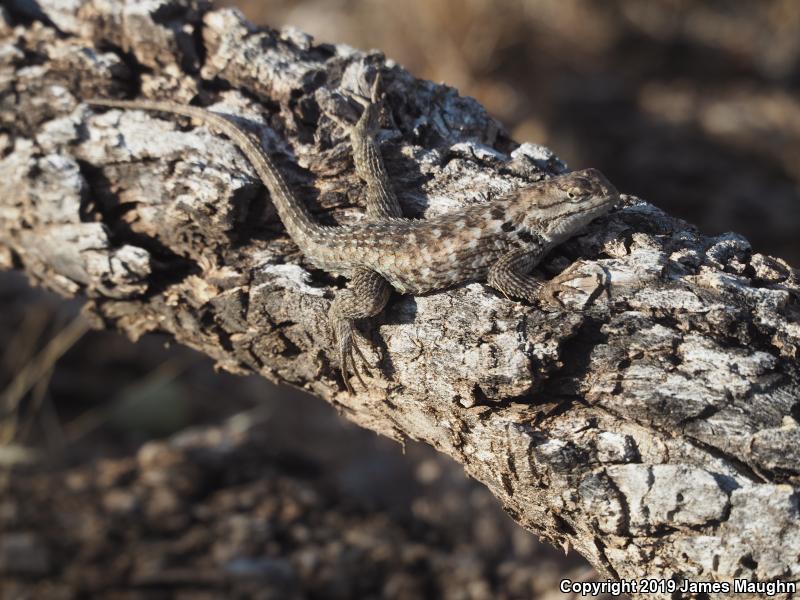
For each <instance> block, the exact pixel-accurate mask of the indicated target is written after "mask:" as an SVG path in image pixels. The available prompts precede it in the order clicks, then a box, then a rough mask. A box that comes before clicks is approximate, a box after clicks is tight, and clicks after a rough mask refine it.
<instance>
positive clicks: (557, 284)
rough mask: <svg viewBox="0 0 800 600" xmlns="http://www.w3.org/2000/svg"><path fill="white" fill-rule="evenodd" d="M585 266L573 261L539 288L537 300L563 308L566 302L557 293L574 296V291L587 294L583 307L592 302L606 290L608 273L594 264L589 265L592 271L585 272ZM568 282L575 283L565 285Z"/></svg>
mask: <svg viewBox="0 0 800 600" xmlns="http://www.w3.org/2000/svg"><path fill="white" fill-rule="evenodd" d="M586 266H587V265H586V264H585V263H580V262H578V263H574V264H573V265H572V266H570V267H569V268H568V269H567V270H566V271H564V272H563V273H561V274H559V275H557V276H556V277H554V278H553V279H551V280H550V281H548V282H547V283H546V284H544V285H543V286H542V288H541V291H540V293H539V301H540V302H542V303H544V304H548V305H550V306H554V307H556V308H565V307H566V304H565V303H564V301H563V300H562V299H561V298H560V297H559V294H562V293H563V294H570V295H572V296H575V295H576V293H578V292H583V293H584V294H586V296H587V299H586V301H585V302H584V304H583V306H584V307H586V306H588V305H589V304H591V303H592V302H594V300H595V299H596V298H597V297H598V296H599V295H600V294H601V293H603V291H606V292H607V291H608V286H609V281H608V275H607V274H606V272H605V271H604V270H603V269H602V267H600V266H598V265H594V264H592V265H591V270H592V271H593V273H586V272H585V270H584V269H585V267H586ZM582 270H583V271H582ZM592 275H594V277H592ZM568 282H576V284H573V285H567V283H568Z"/></svg>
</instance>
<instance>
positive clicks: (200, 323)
mask: <svg viewBox="0 0 800 600" xmlns="http://www.w3.org/2000/svg"><path fill="white" fill-rule="evenodd" d="M24 15H31V16H33V17H34V18H35V19H39V20H35V19H34V20H32V21H25V22H24V24H16V23H17V22H16V21H15V20H14V19H20V18H22V17H23V16H24ZM56 28H57V29H59V30H60V31H61V33H62V35H59V34H57V32H56ZM0 36H2V40H0V82H2V83H0V124H2V128H3V133H2V136H0V149H2V160H0V198H2V200H0V266H2V267H5V268H9V267H14V268H21V269H24V270H25V272H26V273H27V274H28V276H29V277H30V279H31V280H32V281H34V282H36V283H37V284H39V285H42V286H45V287H47V288H50V289H52V290H55V291H57V292H59V293H61V294H64V295H67V296H73V295H78V294H80V295H83V296H85V297H86V298H87V304H86V313H87V314H88V315H90V316H91V318H92V319H93V322H94V323H95V324H96V325H97V326H98V327H114V328H117V329H119V330H120V331H123V332H125V333H126V334H127V335H129V336H130V337H131V338H134V339H135V338H137V337H139V336H141V335H143V334H145V333H147V332H152V331H159V332H166V333H168V334H170V335H172V336H174V338H175V339H176V340H177V341H178V342H180V343H182V344H185V345H187V346H190V347H192V348H196V349H198V350H200V351H201V352H204V353H205V354H207V355H209V356H211V357H212V358H213V359H214V360H216V362H217V364H218V365H219V366H220V367H221V368H224V369H227V370H230V371H233V372H236V373H258V374H260V375H261V376H263V377H265V378H267V379H269V380H271V381H277V382H286V383H290V384H292V385H295V386H299V387H302V388H304V389H306V390H309V391H310V392H312V393H314V394H315V395H317V396H319V397H320V398H322V399H324V400H326V401H327V402H330V403H333V404H334V405H336V406H337V407H338V408H339V409H340V410H341V412H342V413H343V414H344V415H345V416H346V417H347V418H348V419H351V420H352V421H354V422H356V423H358V424H360V425H362V426H364V427H368V428H370V429H373V430H375V431H378V432H380V433H382V434H384V435H387V436H390V437H392V438H394V439H397V440H398V441H401V442H402V440H404V439H405V438H413V439H418V440H422V441H425V442H427V443H429V444H431V445H433V446H434V447H436V448H437V449H439V450H440V451H441V452H444V453H446V454H448V455H450V456H452V457H454V458H455V459H456V460H458V461H459V462H461V463H462V464H463V465H464V468H465V469H466V471H467V472H468V473H469V474H471V475H472V476H474V477H475V478H477V479H478V480H480V481H482V482H483V483H484V484H486V485H487V486H488V487H489V489H490V490H491V491H492V492H493V493H494V495H495V496H496V497H497V498H498V499H499V501H500V502H501V503H502V504H503V506H504V507H505V508H506V510H507V512H508V513H509V514H510V515H511V516H512V517H513V518H514V519H515V520H516V521H517V522H518V523H520V524H521V525H522V526H524V527H526V528H528V529H530V530H532V531H534V532H536V533H537V534H538V535H540V536H541V537H542V538H544V539H547V540H550V541H551V542H553V543H555V544H559V545H564V546H572V547H574V548H575V549H577V550H578V551H579V552H580V553H581V554H582V555H584V556H585V557H587V558H588V559H589V561H590V562H591V563H592V564H593V565H594V566H595V567H596V568H597V569H599V570H600V571H601V572H602V573H604V574H605V575H607V576H609V577H611V578H626V579H632V578H640V577H645V576H647V577H666V578H677V579H678V580H682V579H684V578H686V579H690V580H694V581H730V580H732V579H733V578H745V579H750V580H753V581H756V580H758V581H771V580H775V579H781V580H783V581H794V582H797V581H800V527H798V524H799V523H800V507H799V504H800V501H799V500H798V498H800V496H798V486H800V460H799V459H800V428H799V427H798V421H800V364H799V363H798V351H799V349H800V304H798V298H800V282H799V279H798V272H797V271H796V270H794V269H792V268H791V267H790V266H788V265H787V264H786V263H785V262H783V261H782V260H780V259H778V258H772V257H768V256H763V255H761V254H757V253H754V252H753V251H752V249H751V248H750V246H749V244H748V242H747V241H746V240H745V239H743V238H742V237H740V236H738V235H736V234H725V235H722V236H718V237H713V238H712V237H707V236H704V235H702V234H701V233H700V232H698V231H696V230H695V229H694V228H693V227H692V226H691V225H689V224H687V223H685V222H682V221H680V220H678V219H675V218H673V217H671V216H670V215H668V214H665V213H664V212H662V211H661V210H659V209H658V208H657V207H655V206H652V205H650V204H648V203H646V202H644V201H642V200H639V199H637V198H633V197H630V196H627V197H625V201H624V205H623V207H622V208H621V209H620V210H618V211H616V212H615V213H613V214H612V215H611V216H610V217H609V218H606V219H603V220H601V221H598V222H596V223H595V224H593V225H592V226H591V227H590V228H589V230H588V231H587V232H586V234H585V235H582V236H580V237H579V238H577V239H574V240H572V241H570V242H568V243H567V244H565V245H564V246H562V247H561V248H559V249H558V250H557V251H556V252H554V253H553V255H552V256H551V257H550V258H549V259H548V260H546V261H545V264H544V265H543V266H542V269H541V270H542V273H543V274H545V275H552V274H555V273H558V272H559V271H562V270H563V269H564V268H567V267H569V268H571V269H573V273H574V275H575V278H574V279H573V280H572V282H571V284H570V287H569V289H567V290H565V291H564V292H563V293H562V294H561V296H560V298H561V300H562V301H563V303H564V308H563V309H562V310H554V309H551V308H547V309H546V310H545V309H543V308H539V307H535V306H527V305H523V304H521V303H516V302H512V301H509V300H507V299H505V298H503V297H501V296H499V295H498V294H496V293H493V292H492V291H491V290H489V289H488V288H487V287H485V286H484V285H481V284H470V285H464V286H460V287H458V288H455V289H451V290H447V291H444V292H441V293H436V294H431V295H427V296H424V297H416V298H414V297H399V296H394V297H393V299H392V300H391V301H390V304H389V307H388V308H387V310H386V311H385V313H384V314H383V315H382V316H381V317H380V318H379V319H378V320H377V321H376V323H375V324H374V326H373V328H372V331H371V332H367V335H368V336H369V338H370V340H371V342H372V348H371V349H370V351H369V352H368V353H367V356H368V358H370V359H371V360H372V361H374V362H376V363H380V366H381V371H382V373H383V375H381V376H380V377H375V378H373V379H369V380H368V383H369V386H370V388H369V390H367V391H361V392H360V393H358V394H356V395H348V394H346V393H344V390H343V386H342V385H341V382H340V380H339V379H338V374H337V368H336V364H335V354H334V353H333V351H332V347H333V346H332V340H331V336H330V332H329V331H328V329H327V326H326V320H325V318H324V315H325V314H326V312H327V309H328V307H329V305H330V302H331V298H332V296H333V293H334V292H335V290H336V289H337V288H339V287H341V284H342V281H341V280H339V279H334V278H332V277H330V276H328V275H326V274H324V273H320V272H318V271H315V270H313V269H312V268H310V266H309V265H308V264H307V263H306V262H305V261H304V259H303V257H302V255H301V254H300V253H299V251H298V250H297V248H296V247H295V246H294V244H293V243H292V242H291V240H290V239H289V238H288V237H287V236H286V235H285V233H284V232H283V230H282V228H281V227H280V225H279V223H278V221H277V220H276V217H275V216H274V213H273V212H272V211H271V208H270V205H269V202H268V196H267V195H266V193H265V191H264V189H263V187H262V186H261V184H260V183H259V181H258V180H257V178H256V177H255V173H254V172H253V170H252V169H251V167H250V166H249V165H248V164H247V162H246V161H245V160H244V159H243V157H242V156H241V155H240V154H239V153H238V152H237V151H236V150H235V148H234V147H233V146H232V144H231V143H230V142H228V140H226V139H224V138H222V137H220V136H218V135H215V134H214V133H213V132H211V131H209V130H207V129H206V128H204V127H196V128H191V127H188V123H187V122H186V121H185V120H181V119H169V118H167V117H165V116H160V115H152V114H144V113H140V112H122V111H116V110H114V111H107V112H94V111H92V110H89V109H88V108H87V107H86V105H85V104H82V103H81V98H86V97H90V96H106V97H108V96H123V95H134V94H135V95H143V96H149V97H158V98H165V99H171V100H176V101H180V102H188V101H190V100H191V99H192V98H195V97H198V98H200V99H201V100H202V102H203V104H207V105H209V107H210V108H211V109H212V110H215V111H218V112H222V113H229V114H235V115H238V116H240V117H241V121H240V122H241V123H242V124H243V125H244V126H246V127H248V128H249V129H250V130H251V131H253V132H254V133H255V134H256V135H258V136H259V137H260V139H261V140H262V143H263V144H264V146H265V147H266V148H267V149H268V150H269V151H270V152H271V153H274V154H275V155H276V156H277V157H278V160H279V161H280V163H281V166H282V168H283V171H284V173H285V174H286V177H287V178H288V180H289V181H290V183H291V184H292V185H293V186H295V188H296V189H297V190H298V191H299V193H300V195H301V196H302V198H303V199H304V200H305V201H306V202H308V203H309V205H310V206H311V207H312V208H313V210H314V212H315V213H316V214H317V216H318V217H319V218H320V219H321V220H324V221H326V222H330V223H334V222H337V223H347V222H353V221H355V220H357V219H358V218H359V216H360V213H361V212H362V209H361V207H363V205H364V190H363V188H362V186H361V185H360V182H359V180H358V178H357V177H356V175H355V173H354V171H353V168H352V162H351V160H350V148H349V140H348V136H347V131H346V130H345V129H344V128H343V127H342V126H341V125H339V124H338V123H337V121H336V119H334V118H333V117H336V118H338V119H340V120H341V119H344V120H350V121H352V120H353V119H354V118H355V116H356V114H357V111H356V109H355V107H354V105H353V104H352V103H351V102H348V100H347V94H348V93H354V92H355V93H361V94H363V95H367V92H368V82H369V81H371V77H372V75H373V73H374V71H376V70H377V69H381V70H382V72H383V79H384V86H385V91H386V95H387V110H386V111H385V113H386V114H384V115H383V117H384V123H383V126H384V130H383V133H382V136H381V139H382V142H383V143H382V149H383V153H384V156H385V159H386V162H387V169H388V171H389V173H390V175H391V176H392V180H393V182H394V186H395V189H396V190H397V192H398V193H399V195H400V197H401V202H402V204H403V206H404V209H405V211H406V214H407V215H409V216H421V217H424V216H428V215H433V214H437V213H440V212H445V211H451V210H458V209H459V207H461V206H465V205H467V204H470V203H474V202H481V201H484V200H485V199H487V198H489V197H495V196H497V195H500V194H503V193H506V192H508V191H510V190H513V189H515V188H518V187H520V186H523V185H526V184H527V183H530V182H532V181H536V180H538V179H540V178H542V177H543V176H545V175H552V174H556V173H558V172H561V171H562V170H564V169H565V166H564V165H563V164H562V163H561V161H560V160H559V159H558V158H557V157H556V156H555V155H554V154H553V153H552V152H551V151H550V150H548V149H546V148H543V147H541V146H537V145H533V144H522V145H519V144H517V143H515V142H514V141H513V140H511V139H510V138H509V137H508V135H507V134H506V133H505V131H504V130H503V128H502V126H500V125H499V124H498V123H496V122H495V121H494V120H492V118H491V117H489V115H488V114H487V113H486V112H485V111H484V109H483V108H482V107H481V106H480V105H479V104H478V103H477V102H476V101H474V100H473V99H470V98H462V97H460V96H459V95H458V93H457V92H456V90H454V89H452V88H448V87H446V86H443V85H435V84H433V83H430V82H426V81H420V80H417V79H415V78H414V77H412V76H411V75H410V74H408V73H407V72H406V71H404V70H403V69H402V68H401V67H399V66H398V65H396V64H394V63H393V62H392V61H391V60H388V59H386V58H384V57H383V56H382V55H381V54H379V53H376V52H373V53H364V52H360V51H357V50H354V49H352V48H349V47H347V46H343V45H329V44H317V43H315V42H314V41H313V40H312V39H311V38H310V37H309V36H307V35H305V34H302V33H300V32H298V31H295V30H283V31H271V30H265V29H259V28H256V27H254V26H253V25H251V24H250V23H248V22H246V21H245V20H244V19H243V18H242V17H241V15H240V14H239V13H237V12H235V11H231V10H218V11H211V10H209V7H208V6H206V4H205V3H204V2H201V1H199V0H198V1H191V0H149V1H146V2H138V3H130V4H125V5H123V4H122V3H119V2H114V1H112V0H103V1H101V0H85V1H84V0H72V1H71V2H63V0H59V1H56V0H48V1H40V2H38V4H34V3H33V2H30V1H26V0H16V2H13V3H12V5H11V9H10V10H5V9H0ZM570 265H572V266H570ZM598 278H602V279H604V280H605V281H607V282H608V284H609V285H608V287H607V291H606V292H604V293H602V294H594V293H592V292H593V291H594V290H595V289H596V287H597V280H598ZM76 510H80V508H79V507H76ZM757 596H758V595H757V594H756V595H754V597H757ZM647 597H654V596H652V595H648V596H647ZM655 597H659V595H656V596H655ZM663 597H670V594H664V595H663ZM711 597H720V598H722V597H727V595H726V594H718V595H715V594H711ZM742 597H746V596H742Z"/></svg>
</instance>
